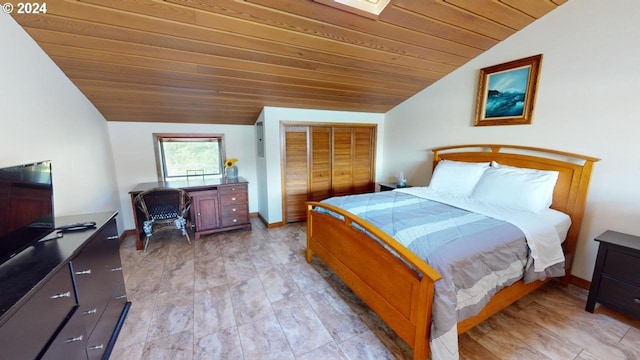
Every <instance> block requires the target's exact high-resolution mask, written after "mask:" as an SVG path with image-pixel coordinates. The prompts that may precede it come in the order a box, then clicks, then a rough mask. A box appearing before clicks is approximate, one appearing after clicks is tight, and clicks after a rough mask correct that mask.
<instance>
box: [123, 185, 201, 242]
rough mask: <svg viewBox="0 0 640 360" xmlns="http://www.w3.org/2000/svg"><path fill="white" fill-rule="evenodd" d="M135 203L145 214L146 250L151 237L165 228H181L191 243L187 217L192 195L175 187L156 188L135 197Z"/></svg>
mask: <svg viewBox="0 0 640 360" xmlns="http://www.w3.org/2000/svg"><path fill="white" fill-rule="evenodd" d="M134 201H135V204H136V207H137V208H138V209H140V211H141V212H142V213H143V214H144V216H145V220H144V223H143V229H144V232H145V241H144V251H147V245H148V244H149V239H150V238H151V236H153V234H155V233H157V232H159V231H163V230H181V231H182V235H184V236H186V238H187V241H188V242H189V244H191V239H190V238H189V233H188V231H187V219H188V215H189V208H190V206H191V196H189V194H188V193H187V192H186V191H184V190H182V189H174V188H154V189H150V190H147V191H143V192H141V193H140V194H138V195H137V196H136V197H135V200H134Z"/></svg>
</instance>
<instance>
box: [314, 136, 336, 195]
mask: <svg viewBox="0 0 640 360" xmlns="http://www.w3.org/2000/svg"><path fill="white" fill-rule="evenodd" d="M309 135H310V137H311V161H310V164H311V171H310V172H309V200H311V201H320V200H324V199H326V198H328V197H330V196H331V127H329V126H311V127H310V128H309Z"/></svg>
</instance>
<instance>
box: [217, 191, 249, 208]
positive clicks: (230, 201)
mask: <svg viewBox="0 0 640 360" xmlns="http://www.w3.org/2000/svg"><path fill="white" fill-rule="evenodd" d="M246 202H247V193H246V192H243V193H237V194H228V195H221V196H220V205H221V206H227V205H235V204H242V203H246Z"/></svg>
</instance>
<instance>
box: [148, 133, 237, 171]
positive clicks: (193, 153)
mask: <svg viewBox="0 0 640 360" xmlns="http://www.w3.org/2000/svg"><path fill="white" fill-rule="evenodd" d="M153 140H154V143H155V144H156V166H157V168H158V177H159V178H160V179H164V180H184V179H186V178H187V177H188V176H199V177H221V176H222V169H223V167H224V165H223V163H224V160H225V150H224V135H223V134H153Z"/></svg>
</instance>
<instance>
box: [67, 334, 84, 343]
mask: <svg viewBox="0 0 640 360" xmlns="http://www.w3.org/2000/svg"><path fill="white" fill-rule="evenodd" d="M76 341H82V335H80V336H76V337H72V338H69V339H67V340H65V342H66V343H72V342H76Z"/></svg>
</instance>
